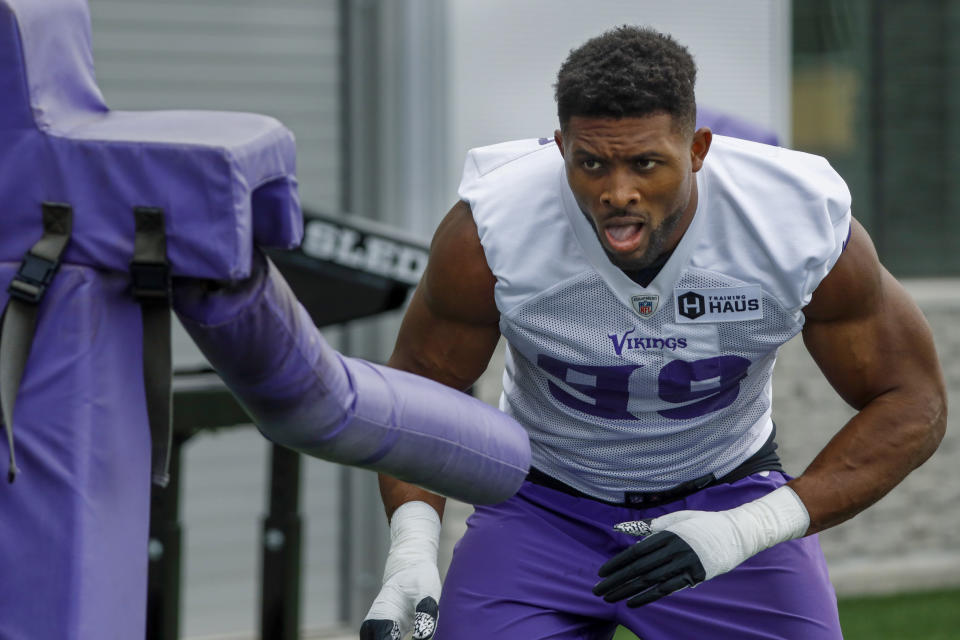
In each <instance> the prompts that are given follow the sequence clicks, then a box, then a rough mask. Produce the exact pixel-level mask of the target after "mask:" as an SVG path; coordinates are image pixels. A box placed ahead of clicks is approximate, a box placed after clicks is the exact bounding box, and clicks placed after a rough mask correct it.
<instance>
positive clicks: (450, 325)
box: [390, 202, 500, 389]
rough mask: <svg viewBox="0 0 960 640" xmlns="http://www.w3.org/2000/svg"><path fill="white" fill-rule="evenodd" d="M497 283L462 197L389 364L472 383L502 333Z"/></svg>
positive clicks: (440, 234)
mask: <svg viewBox="0 0 960 640" xmlns="http://www.w3.org/2000/svg"><path fill="white" fill-rule="evenodd" d="M495 284H496V279H495V278H494V276H493V274H492V273H491V272H490V268H489V266H488V265H487V262H486V257H485V256H484V253H483V248H482V246H481V244H480V239H479V236H478V234H477V228H476V224H475V223H474V221H473V215H472V213H471V211H470V207H469V206H468V205H467V204H466V203H464V202H458V203H457V204H456V205H454V207H453V208H452V209H451V210H450V212H449V213H448V214H447V216H446V217H445V218H444V220H443V221H442V222H441V223H440V226H439V227H438V228H437V231H436V233H435V234H434V238H433V242H432V244H431V247H430V260H429V262H428V263H427V269H426V271H425V272H424V275H423V278H421V280H420V284H419V286H418V287H417V289H416V291H415V292H414V294H413V298H412V299H411V301H410V306H409V307H408V309H407V312H406V315H405V316H404V319H403V324H402V325H401V328H400V333H399V335H398V337H397V343H396V347H395V349H394V352H393V355H392V356H391V358H390V365H391V366H394V367H397V368H400V369H404V370H407V371H412V372H414V373H417V374H420V375H423V376H427V377H429V378H432V379H434V380H437V381H439V382H442V383H443V384H446V385H449V386H452V387H456V388H461V389H462V388H466V387H468V386H470V385H471V384H472V383H473V382H475V381H476V379H477V378H478V377H479V376H480V374H482V373H483V371H484V369H486V366H487V363H488V362H489V361H490V356H491V355H492V354H493V350H494V348H495V347H496V344H497V340H498V339H499V337H500V330H499V320H500V315H499V312H498V310H497V307H496V303H495V301H494V285H495Z"/></svg>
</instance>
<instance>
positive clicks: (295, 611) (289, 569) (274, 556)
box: [260, 444, 302, 640]
mask: <svg viewBox="0 0 960 640" xmlns="http://www.w3.org/2000/svg"><path fill="white" fill-rule="evenodd" d="M301 530H302V522H301V517H300V454H299V453H297V452H295V451H291V450H290V449H287V448H286V447H281V446H280V445H276V444H274V445H272V446H271V463H270V505H269V512H268V514H267V516H266V517H265V518H264V519H263V533H262V537H261V544H262V550H261V571H260V589H261V591H260V598H261V600H260V637H261V638H270V639H271V640H296V639H297V638H298V637H299V632H300V583H301V580H300V557H301V552H300V546H301Z"/></svg>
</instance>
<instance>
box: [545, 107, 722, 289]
mask: <svg viewBox="0 0 960 640" xmlns="http://www.w3.org/2000/svg"><path fill="white" fill-rule="evenodd" d="M555 137H556V141H557V146H558V147H559V148H560V153H561V154H563V158H564V163H565V164H566V170H567V180H568V181H569V183H570V189H571V190H572V191H573V195H574V196H575V197H576V199H577V204H578V205H579V206H580V210H581V211H583V213H584V215H586V216H587V219H588V220H590V222H591V223H593V226H594V230H595V231H596V232H597V237H598V238H599V239H600V244H601V245H602V246H603V248H604V250H606V252H607V255H608V256H610V260H611V262H613V263H614V264H615V265H617V266H618V267H620V268H621V269H627V270H634V269H642V268H644V267H647V266H649V265H651V264H652V263H653V262H654V261H656V259H657V258H658V257H660V256H661V255H663V254H664V253H665V252H667V251H670V250H672V249H673V248H674V247H675V246H676V245H677V243H678V242H679V241H680V238H681V237H682V236H683V232H684V231H686V229H687V227H688V226H689V225H690V221H691V220H692V219H693V214H694V212H695V211H696V208H697V183H696V180H694V178H693V174H694V173H695V172H697V171H699V170H700V167H701V166H703V159H704V158H705V157H706V155H707V151H708V150H709V148H710V140H711V134H710V130H709V129H700V130H699V131H697V132H696V133H694V134H693V136H692V137H691V136H690V134H689V133H684V132H683V131H681V130H680V128H679V127H676V126H675V125H674V120H673V117H672V116H671V115H669V114H666V113H657V114H653V115H649V116H644V117H642V118H590V117H583V116H574V117H572V118H570V121H569V122H568V123H567V126H566V128H565V129H564V131H563V132H562V133H561V132H560V131H559V130H558V131H557V132H556V134H555Z"/></svg>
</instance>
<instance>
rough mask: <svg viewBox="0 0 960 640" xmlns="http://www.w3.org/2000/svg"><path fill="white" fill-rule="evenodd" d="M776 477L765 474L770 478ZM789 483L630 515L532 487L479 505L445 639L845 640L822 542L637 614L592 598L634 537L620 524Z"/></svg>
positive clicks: (462, 554)
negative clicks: (623, 632) (617, 527)
mask: <svg viewBox="0 0 960 640" xmlns="http://www.w3.org/2000/svg"><path fill="white" fill-rule="evenodd" d="M764 473H766V472H764ZM785 482H786V478H785V477H784V476H783V475H782V474H780V473H778V472H776V471H771V472H769V474H767V475H766V476H764V475H761V474H754V475H752V476H748V477H746V478H743V479H742V480H739V481H737V482H734V483H732V484H721V485H716V486H713V487H709V488H707V489H704V490H702V491H699V492H698V493H695V494H693V495H691V496H688V497H687V498H685V499H683V500H678V501H676V502H672V503H670V504H666V505H661V506H659V507H655V508H649V509H628V508H624V507H615V506H610V505H606V504H603V503H601V502H596V501H594V500H588V499H585V498H577V497H574V496H570V495H567V494H565V493H562V492H559V491H555V490H553V489H548V488H546V487H542V486H539V485H535V484H532V483H529V482H525V483H524V485H523V487H522V488H521V490H520V491H519V493H517V494H516V495H515V496H514V497H512V498H510V499H509V500H507V501H506V502H503V503H501V504H498V505H495V506H481V507H477V509H476V511H475V512H474V514H473V515H472V516H471V517H470V518H469V519H468V520H467V532H466V534H465V535H464V536H463V538H462V539H461V540H460V542H459V543H458V544H457V546H456V549H455V551H454V555H453V563H452V564H451V566H450V570H449V572H448V574H447V577H446V581H445V582H444V585H443V595H442V598H441V600H440V620H439V626H438V629H437V633H436V636H435V640H481V639H484V640H485V639H487V638H497V639H498V640H546V639H547V638H550V639H553V640H559V639H561V638H563V639H564V640H574V639H577V640H609V638H611V637H612V636H613V634H614V631H615V630H616V627H617V625H623V626H624V627H627V628H628V629H630V630H631V631H633V632H634V633H635V634H637V635H638V636H639V637H640V638H641V640H678V639H701V638H709V639H710V640H761V639H763V640H774V639H776V640H800V639H802V640H828V639H829V640H835V639H839V638H842V637H843V636H842V634H841V632H840V621H839V619H838V616H837V602H836V596H835V594H834V591H833V587H832V586H831V584H830V580H829V577H828V576H827V567H826V562H825V561H824V558H823V553H822V552H821V550H820V543H819V541H818V540H817V537H816V536H808V537H806V538H801V539H799V540H792V541H790V542H785V543H782V544H779V545H776V546H775V547H772V548H770V549H767V550H766V551H763V552H761V553H759V554H757V555H756V556H754V557H752V558H750V559H749V560H747V561H746V562H744V563H743V564H742V565H740V566H739V567H737V568H736V569H734V570H733V571H731V572H729V573H726V574H723V575H720V576H717V577H716V578H714V579H713V580H709V581H707V582H704V583H702V584H700V585H697V586H696V587H695V588H692V589H685V590H683V591H678V592H676V593H674V594H671V595H669V596H667V597H665V598H662V599H661V600H658V601H656V602H653V603H651V604H648V605H645V606H643V607H639V608H637V609H630V608H629V607H627V606H626V604H625V602H618V603H613V604H611V603H607V602H605V601H604V600H603V599H602V598H598V597H597V596H594V595H593V593H592V592H591V589H592V588H593V585H595V584H596V583H597V582H599V580H600V579H599V577H598V576H597V570H598V569H599V568H600V565H602V564H603V563H604V562H606V561H607V560H608V559H610V558H611V557H613V556H614V555H615V554H617V553H619V552H620V551H623V550H624V549H626V548H627V547H628V546H630V545H631V544H633V543H634V542H636V540H637V539H636V538H633V537H632V536H629V535H626V534H622V533H618V532H616V531H614V530H613V529H612V527H613V525H614V524H616V523H618V522H623V521H626V520H639V519H642V518H653V517H656V516H660V515H663V514H665V513H669V512H672V511H679V510H681V509H695V510H700V511H721V510H725V509H731V508H733V507H736V506H738V505H740V504H743V503H744V502H748V501H750V500H754V499H756V498H759V497H760V496H762V495H764V494H766V493H769V492H771V491H773V490H774V489H776V488H777V487H779V486H780V485H782V484H784V483H785Z"/></svg>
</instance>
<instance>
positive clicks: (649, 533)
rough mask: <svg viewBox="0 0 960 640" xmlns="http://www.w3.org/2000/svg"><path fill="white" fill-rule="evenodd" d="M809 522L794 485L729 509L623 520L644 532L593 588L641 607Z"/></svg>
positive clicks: (629, 528)
mask: <svg viewBox="0 0 960 640" xmlns="http://www.w3.org/2000/svg"><path fill="white" fill-rule="evenodd" d="M809 524H810V517H809V515H808V514H807V510H806V507H804V505H803V503H802V502H801V501H800V498H799V497H797V495H796V494H795V493H794V492H793V490H792V489H790V488H789V487H780V488H779V489H777V490H776V491H773V492H772V493H770V494H768V495H766V496H764V497H762V498H760V499H758V500H754V501H753V502H748V503H747V504H744V505H741V506H739V507H737V508H735V509H730V510H728V511H676V512H674V513H670V514H667V515H665V516H661V517H659V518H653V519H652V520H636V521H632V522H621V523H619V524H617V525H615V526H614V529H616V530H617V531H621V532H624V533H629V534H631V535H635V536H645V537H644V539H643V540H641V541H640V542H638V543H636V544H635V545H633V546H631V547H629V548H628V549H626V550H625V551H623V552H621V553H619V554H617V555H616V556H614V557H613V558H611V559H610V560H609V561H607V562H606V563H605V564H604V565H603V566H602V567H600V571H599V575H600V577H601V578H603V580H601V581H600V582H599V583H598V584H597V585H596V586H595V587H594V588H593V592H594V594H596V595H598V596H603V598H604V600H606V601H607V602H617V601H620V600H623V599H625V598H630V599H629V600H627V606H628V607H639V606H642V605H644V604H647V603H650V602H653V601H654V600H659V599H660V598H662V597H664V596H666V595H669V594H671V593H673V592H675V591H679V590H680V589H685V588H686V587H692V586H694V585H696V584H699V583H700V582H703V581H704V580H709V579H711V578H714V577H716V576H718V575H720V574H722V573H726V572H727V571H730V570H731V569H733V568H734V567H736V566H737V565H739V564H740V563H741V562H743V561H744V560H746V559H747V558H750V557H751V556H753V555H755V554H757V553H759V552H760V551H762V550H764V549H767V548H769V547H772V546H773V545H775V544H777V543H780V542H784V541H786V540H791V539H793V538H799V537H800V536H802V535H804V533H805V532H806V530H807V527H808V526H809Z"/></svg>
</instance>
